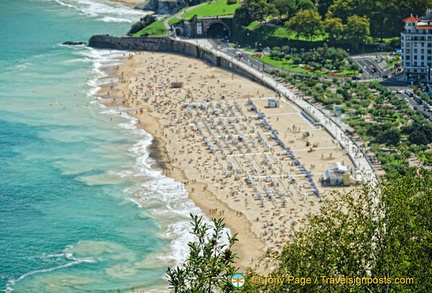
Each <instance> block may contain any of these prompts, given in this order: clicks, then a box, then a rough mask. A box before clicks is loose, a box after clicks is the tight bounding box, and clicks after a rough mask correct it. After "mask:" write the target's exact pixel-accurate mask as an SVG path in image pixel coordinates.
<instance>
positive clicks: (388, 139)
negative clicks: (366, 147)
mask: <svg viewBox="0 0 432 293" xmlns="http://www.w3.org/2000/svg"><path fill="white" fill-rule="evenodd" d="M400 139H401V134H400V130H399V129H398V128H395V127H392V128H388V129H386V130H384V131H383V132H381V133H380V134H379V135H378V136H377V138H376V139H375V141H376V142H378V143H385V144H386V145H389V146H390V145H393V146H397V145H398V144H399V143H400Z"/></svg>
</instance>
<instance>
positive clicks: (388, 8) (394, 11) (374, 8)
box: [322, 0, 432, 38]
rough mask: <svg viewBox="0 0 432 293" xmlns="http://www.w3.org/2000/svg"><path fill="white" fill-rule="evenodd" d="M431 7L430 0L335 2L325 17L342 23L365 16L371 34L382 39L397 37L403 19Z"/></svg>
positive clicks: (422, 12) (421, 12)
mask: <svg viewBox="0 0 432 293" xmlns="http://www.w3.org/2000/svg"><path fill="white" fill-rule="evenodd" d="M326 2H327V1H326ZM431 7H432V1H431V0H410V1H399V0H335V1H334V3H333V4H331V5H330V6H329V8H328V13H327V15H328V16H329V17H339V18H341V19H342V20H343V21H344V22H346V21H347V19H348V17H350V16H353V15H359V16H366V17H368V18H369V19H370V22H371V28H372V31H371V34H372V35H373V36H377V37H381V38H382V37H383V36H399V33H400V32H401V31H402V29H403V22H402V20H403V19H404V18H405V17H408V16H409V15H410V14H411V13H412V14H413V15H423V14H424V13H425V9H426V8H431ZM322 15H323V14H322Z"/></svg>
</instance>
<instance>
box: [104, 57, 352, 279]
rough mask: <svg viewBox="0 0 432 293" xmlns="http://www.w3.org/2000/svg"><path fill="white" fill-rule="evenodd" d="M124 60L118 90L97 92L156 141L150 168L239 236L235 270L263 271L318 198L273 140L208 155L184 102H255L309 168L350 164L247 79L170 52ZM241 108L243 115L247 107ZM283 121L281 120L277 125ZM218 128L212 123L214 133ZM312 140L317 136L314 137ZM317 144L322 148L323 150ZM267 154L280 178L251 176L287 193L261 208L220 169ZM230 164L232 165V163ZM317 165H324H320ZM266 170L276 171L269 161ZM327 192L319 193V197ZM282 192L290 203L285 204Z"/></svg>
mask: <svg viewBox="0 0 432 293" xmlns="http://www.w3.org/2000/svg"><path fill="white" fill-rule="evenodd" d="M126 59H127V60H126V62H125V63H124V64H122V65H120V66H119V69H118V70H117V75H114V77H117V78H119V79H120V80H121V81H120V82H118V83H117V84H115V88H114V87H111V89H108V87H104V88H103V89H102V90H101V91H102V96H105V97H108V98H112V97H116V102H115V103H112V104H111V105H109V106H111V107H116V106H127V107H129V109H135V110H131V111H129V112H130V113H129V114H131V115H132V116H134V117H135V118H137V119H138V120H139V125H138V126H139V127H141V128H143V129H144V130H145V131H147V132H148V133H150V134H151V135H152V137H153V138H154V139H153V142H152V145H151V146H150V147H149V148H148V150H149V152H150V156H151V157H152V158H153V159H154V160H155V161H156V162H157V163H156V165H155V166H154V167H155V168H156V169H159V170H161V171H162V172H163V174H164V175H166V176H168V177H171V178H173V179H175V180H176V181H178V182H182V183H183V184H184V186H185V188H186V189H187V191H188V194H189V198H190V199H192V200H193V201H194V203H195V204H196V205H197V206H198V207H199V208H200V209H201V210H202V212H203V213H204V214H205V215H206V216H207V217H208V218H209V219H211V218H220V217H223V218H224V219H225V223H226V224H227V227H228V228H229V229H230V230H231V232H232V234H235V233H238V235H237V237H238V239H239V242H238V243H236V244H235V246H234V247H233V248H234V251H235V252H236V253H237V254H238V256H239V259H238V260H237V263H236V264H237V265H238V266H239V267H240V269H242V270H245V269H246V268H247V267H251V268H253V269H256V270H257V271H261V272H264V271H263V270H264V268H261V267H260V266H259V264H258V260H259V259H260V258H261V257H262V256H264V254H265V252H266V251H278V250H280V248H281V247H282V245H283V243H284V242H286V241H287V240H288V237H289V233H288V232H289V231H298V229H299V226H301V220H302V219H303V217H304V215H306V214H308V213H316V212H317V211H318V209H319V203H320V202H321V199H318V198H316V197H314V196H312V195H311V194H310V193H309V192H308V190H307V184H306V182H305V180H304V179H303V178H302V175H301V174H300V173H299V172H298V170H297V169H296V167H295V166H294V165H293V163H292V162H290V161H289V160H284V159H285V158H284V157H283V154H281V153H280V152H276V151H278V149H277V146H276V145H274V143H273V142H270V141H268V142H266V143H268V145H267V146H266V148H264V146H262V145H259V144H256V145H255V146H254V148H256V154H254V152H255V151H252V153H251V150H250V149H249V147H248V149H249V150H248V151H246V149H244V151H242V150H241V149H240V148H239V151H241V153H243V155H241V153H239V154H238V155H236V154H233V155H228V157H227V155H224V157H225V158H224V159H221V158H220V157H221V155H215V154H212V152H211V151H208V150H206V148H205V146H203V137H202V136H199V134H198V131H197V129H196V128H195V126H194V124H193V122H194V121H195V123H196V122H197V120H196V119H197V118H193V119H192V118H191V117H190V116H189V115H188V114H187V113H186V108H185V107H184V106H183V103H184V102H185V101H196V102H197V103H199V102H204V101H206V100H207V102H208V101H209V100H212V101H214V102H216V101H218V104H222V103H228V101H229V102H232V101H234V102H235V103H237V105H238V107H239V108H241V106H240V104H242V105H245V104H246V101H248V100H250V99H253V100H254V101H253V102H254V103H256V104H257V106H258V107H259V110H260V111H263V112H268V115H269V116H267V119H268V120H269V121H271V122H272V126H273V125H274V126H275V128H277V129H278V132H279V135H280V138H281V139H282V140H284V142H285V143H286V144H287V145H290V147H293V151H294V152H295V154H296V157H297V158H298V159H299V160H300V161H302V163H303V164H305V166H306V164H307V165H308V166H310V168H311V169H317V170H318V171H319V172H323V171H324V170H325V169H326V167H327V165H328V163H329V162H333V161H334V160H342V162H343V161H344V160H345V161H346V162H347V163H348V162H349V161H350V159H349V158H348V156H346V154H344V153H343V151H342V149H341V148H340V146H339V145H336V144H335V143H334V140H333V139H332V137H331V136H330V135H329V134H328V133H327V132H326V131H324V130H322V129H316V128H314V127H312V126H311V125H309V124H308V123H307V121H305V120H304V119H303V118H302V116H301V115H300V111H299V110H298V109H296V107H294V106H293V105H290V104H289V103H286V102H285V103H286V104H285V103H282V104H283V105H281V107H280V109H278V110H272V109H267V108H266V104H265V103H266V102H267V98H274V97H275V92H273V91H272V90H270V89H268V88H265V87H264V86H262V85H259V84H257V83H255V82H253V81H251V80H249V79H247V78H245V77H241V76H239V75H236V74H234V73H232V72H230V71H226V70H224V69H221V68H218V67H213V66H209V65H207V64H205V63H204V62H203V61H202V60H198V59H193V58H188V57H184V56H181V55H174V54H169V53H152V52H135V55H134V56H132V57H127V58H126ZM200 74H201V75H200ZM202 74H204V75H202ZM198 76H199V77H198ZM110 77H112V76H110ZM110 77H108V78H110ZM172 81H182V82H183V84H184V85H183V86H182V87H181V88H178V89H177V88H173V87H171V86H170V83H171V82H172ZM242 86H243V89H242ZM104 90H105V95H104V94H103V91H104ZM99 94H100V93H99ZM117 98H118V99H117ZM120 101H121V103H120ZM192 103H195V102H192ZM167 109H168V110H169V111H167ZM196 111H200V110H196ZM241 111H243V110H241ZM246 111H248V110H247V109H245V112H246ZM277 111H278V112H277ZM247 113H249V112H247ZM189 114H190V113H189ZM206 115H207V116H208V114H206ZM230 115H231V114H230ZM250 115H253V114H252V113H251V114H250ZM210 116H211V115H210ZM197 117H198V118H201V119H203V118H204V117H203V116H202V114H201V117H200V115H198V116H197ZM280 117H282V118H284V119H285V120H284V119H281V121H279V118H280ZM220 119H222V117H221V118H219V120H220ZM224 119H225V118H224ZM247 120H248V121H247V122H246V123H247V125H245V124H242V125H243V127H244V129H246V128H247V127H248V126H250V125H253V124H256V122H255V121H256V120H254V119H252V118H248V119H247ZM287 122H289V123H288V127H286V126H287ZM222 124H224V123H223V122H222ZM230 124H231V123H230ZM239 125H240V124H239ZM256 125H259V124H256ZM214 126H215V123H213V126H212V128H213V127H214ZM218 127H219V126H216V129H218ZM230 127H231V126H230ZM252 127H255V126H252ZM235 128H236V127H235V126H234V129H235ZM255 128H256V127H255ZM209 131H210V129H209ZM218 131H219V130H218ZM228 131H233V130H232V129H229V130H228ZM262 131H265V129H264V130H262ZM244 132H245V133H249V136H251V135H252V133H254V134H253V135H256V134H255V130H253V129H248V130H245V131H244ZM305 133H307V137H305ZM258 135H259V132H258ZM314 135H316V138H313V137H314ZM213 137H214V136H213ZM251 137H252V136H251ZM204 139H205V138H204ZM263 139H264V138H263ZM264 140H265V139H264ZM306 140H307V141H306ZM309 140H311V142H312V144H313V145H314V146H315V145H316V146H317V148H316V149H314V150H313V152H310V153H309V149H305V148H304V147H305V143H306V146H308V145H309V143H310V142H309ZM245 144H246V142H245ZM318 144H320V145H319V146H318ZM264 145H265V144H264ZM321 146H323V147H322V148H320V147H321ZM243 148H244V147H243ZM268 148H269V149H268ZM328 149H331V150H332V152H331V153H330V155H329V156H326V157H324V154H328V151H327V150H328ZM269 150H270V151H271V152H270V151H269ZM306 150H307V152H306ZM325 150H326V151H325ZM245 152H249V153H250V154H249V153H248V154H246V153H245ZM265 153H267V154H268V156H269V157H270V158H271V159H272V160H274V165H277V166H278V167H277V168H279V169H280V170H278V171H277V173H278V174H279V175H274V174H275V173H276V171H274V172H271V173H270V172H268V171H269V170H268V171H266V172H267V173H268V176H262V175H260V174H259V173H256V174H255V175H253V176H254V178H256V181H258V182H259V185H260V186H258V187H259V188H261V187H263V188H265V190H266V191H267V190H268V188H272V190H273V188H274V190H275V191H276V190H278V191H280V190H281V189H282V188H283V187H285V190H283V192H282V191H281V193H284V196H279V197H278V198H271V196H270V199H271V201H270V200H269V199H268V198H266V199H264V200H263V198H261V203H258V198H257V194H259V193H260V192H259V191H258V190H257V187H256V186H257V185H255V187H254V186H252V185H251V184H245V183H244V181H243V179H242V178H243V177H242V176H243V175H242V176H240V175H238V174H239V173H237V174H234V173H233V172H231V174H227V169H224V167H223V166H226V165H227V160H228V159H230V160H231V159H233V160H234V161H235V163H236V164H238V166H239V167H240V166H241V168H242V169H247V168H248V165H249V164H251V165H252V163H251V160H253V161H255V164H256V166H260V167H262V166H261V165H265V162H262V163H261V161H260V160H261V158H260V156H261V155H262V156H264V154H265ZM304 153H306V154H307V156H306V157H303V155H304ZM259 154H261V155H259ZM246 155H248V157H247V156H246ZM207 156H208V158H207ZM268 156H267V155H265V157H268ZM320 156H321V158H320ZM267 159H268V160H269V158H267ZM241 160H246V161H247V162H246V161H241ZM234 161H231V163H229V164H231V165H232V162H234ZM317 161H321V162H318V163H317ZM248 162H249V163H248ZM311 163H312V164H311ZM182 164H183V165H182ZM268 165H269V166H270V165H272V166H273V164H268ZM225 168H226V167H225ZM254 168H255V167H254ZM272 168H273V167H272ZM246 172H247V171H246ZM252 172H253V171H252ZM262 172H264V171H262ZM228 173H229V172H228ZM224 174H225V175H224ZM286 174H292V175H289V176H288V175H286ZM319 174H321V173H318V174H316V175H314V182H316V183H317V180H318V179H319ZM233 175H234V176H233ZM298 176H299V177H298ZM233 177H234V178H233ZM289 177H290V178H294V177H295V179H294V181H292V180H291V181H290V180H288V179H286V180H285V179H283V178H289ZM269 178H276V179H270V180H273V181H272V182H270V183H269V182H268V179H269ZM275 180H276V181H277V182H276V183H274V182H275ZM287 182H288V183H287ZM333 189H334V188H333ZM320 190H321V188H320ZM328 190H329V191H330V190H332V188H328ZM321 191H322V190H321ZM326 191H327V190H324V194H325V192H326ZM255 193H256V194H255ZM285 195H287V199H284V198H285ZM281 199H283V200H281ZM298 224H300V225H298Z"/></svg>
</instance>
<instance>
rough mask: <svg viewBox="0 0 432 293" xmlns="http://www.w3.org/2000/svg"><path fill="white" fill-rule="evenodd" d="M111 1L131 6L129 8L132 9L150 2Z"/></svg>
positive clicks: (134, 0)
mask: <svg viewBox="0 0 432 293" xmlns="http://www.w3.org/2000/svg"><path fill="white" fill-rule="evenodd" d="M110 1H111V2H118V3H122V4H124V5H126V6H129V7H132V8H135V7H137V6H138V5H140V4H142V3H144V2H148V1H143V0H110Z"/></svg>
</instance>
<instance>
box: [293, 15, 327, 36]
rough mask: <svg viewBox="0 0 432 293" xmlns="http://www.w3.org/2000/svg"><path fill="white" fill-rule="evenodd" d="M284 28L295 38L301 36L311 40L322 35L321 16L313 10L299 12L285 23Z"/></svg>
mask: <svg viewBox="0 0 432 293" xmlns="http://www.w3.org/2000/svg"><path fill="white" fill-rule="evenodd" d="M285 26H286V27H288V28H289V29H291V30H293V31H294V32H296V34H297V38H299V37H301V36H303V37H305V38H312V37H313V36H316V35H318V34H320V33H322V29H323V26H322V21H321V16H320V15H319V13H318V12H316V11H314V10H301V11H299V12H298V13H297V14H296V16H294V17H293V18H291V19H290V20H289V21H288V22H286V23H285Z"/></svg>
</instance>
